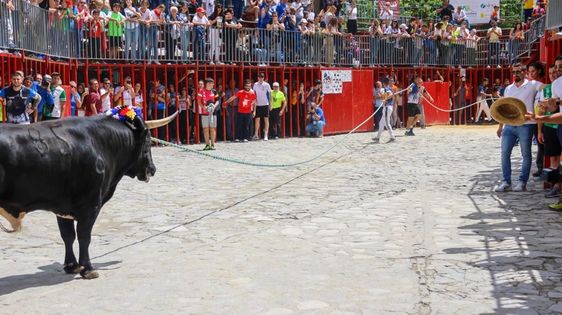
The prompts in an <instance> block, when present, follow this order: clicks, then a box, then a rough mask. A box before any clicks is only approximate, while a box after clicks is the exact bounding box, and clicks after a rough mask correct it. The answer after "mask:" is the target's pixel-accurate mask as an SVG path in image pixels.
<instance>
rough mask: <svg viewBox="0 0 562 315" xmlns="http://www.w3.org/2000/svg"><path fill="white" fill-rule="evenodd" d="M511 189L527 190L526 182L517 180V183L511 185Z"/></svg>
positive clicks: (517, 190)
mask: <svg viewBox="0 0 562 315" xmlns="http://www.w3.org/2000/svg"><path fill="white" fill-rule="evenodd" d="M513 191H516V192H521V191H527V184H526V183H524V182H518V183H517V184H516V185H515V186H514V187H513Z"/></svg>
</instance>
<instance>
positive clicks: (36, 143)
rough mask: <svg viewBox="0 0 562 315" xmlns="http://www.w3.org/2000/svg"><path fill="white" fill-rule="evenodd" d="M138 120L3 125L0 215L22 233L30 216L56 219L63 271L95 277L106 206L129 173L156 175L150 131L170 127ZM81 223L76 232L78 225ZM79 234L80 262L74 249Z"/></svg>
mask: <svg viewBox="0 0 562 315" xmlns="http://www.w3.org/2000/svg"><path fill="white" fill-rule="evenodd" d="M174 117H175V115H172V116H170V117H169V118H167V119H162V120H160V121H152V122H146V123H145V122H143V121H142V120H141V119H139V118H137V119H135V120H134V121H133V122H132V123H124V122H121V121H118V120H116V119H114V118H111V117H104V116H97V117H78V118H70V119H62V120H57V121H49V122H42V123H38V124H32V125H9V124H1V125H0V215H2V216H3V217H4V218H6V219H7V220H8V221H9V222H10V224H11V226H12V230H11V231H10V230H8V229H7V228H5V227H4V226H1V228H2V229H3V230H4V231H6V232H14V231H19V230H20V229H21V220H22V219H23V217H24V216H25V214H26V213H28V212H31V211H34V210H47V211H51V212H53V213H55V214H56V215H57V221H58V226H59V230H60V234H61V237H62V239H63V241H64V244H65V249H66V253H65V258H64V270H65V272H67V273H78V272H80V274H81V275H82V277H84V278H88V279H92V278H96V277H97V276H98V274H97V273H96V272H95V271H94V269H93V268H92V265H91V263H90V257H89V253H88V247H89V245H90V239H91V232H92V228H93V226H94V223H95V221H96V218H97V216H98V214H99V212H100V210H101V208H102V206H103V205H104V204H105V203H106V202H107V201H109V199H111V197H112V196H113V193H114V192H115V188H116V187H117V184H118V183H119V181H120V180H121V179H122V178H123V176H124V175H127V176H129V177H131V178H135V177H136V178H138V179H139V180H142V181H148V180H149V178H150V177H151V176H153V175H154V174H155V172H156V168H155V166H154V164H153V162H152V155H151V149H150V132H149V129H151V128H155V127H159V126H162V125H165V124H166V123H169V122H170V121H171V120H172V119H173V118H174ZM74 221H76V229H75V228H74ZM76 235H78V243H79V249H80V255H79V259H78V261H76V257H75V256H74V251H73V249H72V246H73V243H74V240H75V239H76Z"/></svg>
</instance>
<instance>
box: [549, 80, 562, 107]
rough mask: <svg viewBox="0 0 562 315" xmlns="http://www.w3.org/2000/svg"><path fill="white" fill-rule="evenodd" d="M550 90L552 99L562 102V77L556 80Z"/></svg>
mask: <svg viewBox="0 0 562 315" xmlns="http://www.w3.org/2000/svg"><path fill="white" fill-rule="evenodd" d="M550 88H551V89H552V98H557V99H560V100H562V77H559V78H558V79H556V80H554V82H552V85H551V86H550ZM560 110H561V111H562V105H560Z"/></svg>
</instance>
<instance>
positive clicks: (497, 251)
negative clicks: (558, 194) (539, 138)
mask: <svg viewBox="0 0 562 315" xmlns="http://www.w3.org/2000/svg"><path fill="white" fill-rule="evenodd" d="M514 169H515V167H514ZM498 174H501V170H499V169H496V170H492V171H486V172H481V173H480V174H478V175H477V176H475V177H474V178H473V179H472V182H473V187H472V189H471V191H470V193H469V194H468V197H469V199H470V200H471V202H472V203H473V205H474V209H475V211H474V212H473V213H471V214H469V215H467V216H465V217H464V218H465V219H469V220H472V221H473V223H472V224H469V225H465V226H461V227H460V229H461V230H469V231H472V232H474V233H477V234H478V235H480V236H482V237H483V241H482V242H483V243H482V246H481V247H478V248H450V249H447V250H446V251H445V252H447V253H449V254H455V253H474V252H484V256H485V257H486V259H483V260H480V261H473V262H472V263H471V265H472V266H473V267H477V268H483V269H485V270H487V271H488V272H489V273H490V278H491V281H492V284H493V288H494V289H493V292H492V294H493V297H494V299H495V303H496V312H495V314H536V313H539V314H546V313H548V314H552V313H556V312H562V282H561V276H562V271H561V268H560V267H561V265H562V213H559V212H555V211H551V210H548V207H547V205H548V203H552V202H556V201H557V199H545V198H544V193H543V190H542V182H541V181H533V180H532V179H531V182H530V185H529V186H530V188H531V189H530V191H529V192H524V193H513V192H510V193H495V192H493V191H492V187H494V185H495V184H497V179H498ZM517 175H518V170H516V171H514V176H517ZM515 179H516V177H515ZM531 184H532V186H531ZM480 257H482V256H480ZM559 302H560V304H558V303H559Z"/></svg>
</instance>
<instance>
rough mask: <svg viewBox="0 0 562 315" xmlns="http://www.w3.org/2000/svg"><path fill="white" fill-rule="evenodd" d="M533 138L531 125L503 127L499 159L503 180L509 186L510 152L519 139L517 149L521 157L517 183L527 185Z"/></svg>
mask: <svg viewBox="0 0 562 315" xmlns="http://www.w3.org/2000/svg"><path fill="white" fill-rule="evenodd" d="M532 138H533V125H523V126H509V125H506V126H504V127H503V131H502V140H501V159H502V175H503V180H504V181H505V182H507V183H509V184H511V151H512V150H513V147H514V146H515V142H516V141H517V139H519V147H520V148H521V155H522V156H523V163H522V164H521V174H520V175H519V181H520V182H524V183H527V181H528V180H529V173H530V172H531V162H532V156H531V143H532Z"/></svg>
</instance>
